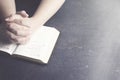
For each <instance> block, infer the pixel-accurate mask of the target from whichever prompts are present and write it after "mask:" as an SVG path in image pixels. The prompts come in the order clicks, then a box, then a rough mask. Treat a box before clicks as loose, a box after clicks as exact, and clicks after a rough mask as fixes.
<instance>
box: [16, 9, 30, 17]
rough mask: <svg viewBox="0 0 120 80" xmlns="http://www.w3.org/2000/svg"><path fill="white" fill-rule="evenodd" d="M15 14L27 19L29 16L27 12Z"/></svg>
mask: <svg viewBox="0 0 120 80" xmlns="http://www.w3.org/2000/svg"><path fill="white" fill-rule="evenodd" d="M17 14H19V15H21V16H22V17H24V18H27V17H29V15H28V14H27V12H26V11H25V10H22V11H18V12H17Z"/></svg>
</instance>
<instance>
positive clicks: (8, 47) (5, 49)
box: [0, 42, 17, 55]
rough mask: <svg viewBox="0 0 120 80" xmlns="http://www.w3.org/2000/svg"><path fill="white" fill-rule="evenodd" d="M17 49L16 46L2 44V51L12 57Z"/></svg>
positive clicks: (0, 43)
mask: <svg viewBox="0 0 120 80" xmlns="http://www.w3.org/2000/svg"><path fill="white" fill-rule="evenodd" d="M16 48H17V45H16V44H6V43H3V42H0V51H3V52H6V53H8V54H10V55H12V53H13V52H14V50H15V49H16Z"/></svg>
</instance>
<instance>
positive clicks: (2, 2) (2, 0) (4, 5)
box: [0, 0, 16, 19]
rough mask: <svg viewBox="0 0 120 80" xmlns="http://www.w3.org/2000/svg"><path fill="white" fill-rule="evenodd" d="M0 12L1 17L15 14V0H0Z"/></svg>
mask: <svg viewBox="0 0 120 80" xmlns="http://www.w3.org/2000/svg"><path fill="white" fill-rule="evenodd" d="M0 13H1V14H0V16H1V18H2V19H5V18H6V17H9V16H11V15H13V14H15V13H16V7H15V0H0Z"/></svg>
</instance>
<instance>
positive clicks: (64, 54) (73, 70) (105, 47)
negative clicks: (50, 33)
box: [0, 0, 120, 80]
mask: <svg viewBox="0 0 120 80" xmlns="http://www.w3.org/2000/svg"><path fill="white" fill-rule="evenodd" d="M16 1H17V0H16ZM19 1H20V2H19ZM19 1H18V10H21V9H25V10H27V11H28V13H31V15H32V13H33V11H34V10H35V7H36V5H35V4H38V2H37V0H35V3H34V1H33V0H26V2H25V3H24V4H23V3H22V1H24V0H19ZM32 1H33V2H32ZM38 1H39V0H38ZM20 3H21V4H22V5H21V4H20ZM119 3H120V1H119V0H66V2H65V4H64V6H63V7H62V8H61V9H60V10H59V11H58V13H57V14H56V15H55V16H54V17H53V18H52V19H50V20H49V21H48V23H46V25H48V26H54V27H56V28H57V29H58V30H60V31H61V35H60V37H59V40H58V42H57V45H56V47H55V49H54V51H53V55H52V56H51V58H50V61H49V64H47V65H42V64H35V63H30V62H27V61H22V60H18V59H15V58H12V57H10V56H6V55H2V54H1V55H0V80H119V79H120V78H119V77H120V76H119V75H120V67H119V66H120V62H119V60H120V59H119V58H120V54H119V52H120V51H119V48H120V45H119V44H120V4H119ZM26 4H27V5H26ZM28 4H29V5H28ZM25 5H26V6H29V7H26V6H25ZM20 6H23V7H22V8H20ZM32 6H34V8H33V7H32Z"/></svg>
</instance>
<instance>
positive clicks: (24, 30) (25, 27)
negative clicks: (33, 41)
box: [4, 11, 34, 44]
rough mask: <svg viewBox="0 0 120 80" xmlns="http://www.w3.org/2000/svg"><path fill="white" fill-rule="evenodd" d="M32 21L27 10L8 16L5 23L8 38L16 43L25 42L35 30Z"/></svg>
mask: <svg viewBox="0 0 120 80" xmlns="http://www.w3.org/2000/svg"><path fill="white" fill-rule="evenodd" d="M31 23H32V21H31V19H30V18H29V16H28V14H27V13H26V12H25V11H20V12H17V13H16V14H15V15H11V16H10V17H8V18H6V19H5V22H4V24H5V27H6V30H5V34H6V36H7V38H8V40H9V41H10V42H12V43H16V44H25V43H26V42H27V41H29V39H30V36H31V34H32V33H33V31H34V26H33V25H32V24H31Z"/></svg>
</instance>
